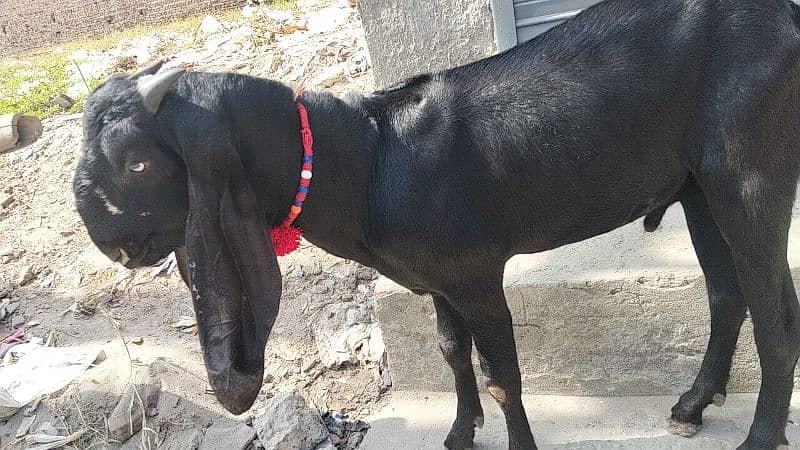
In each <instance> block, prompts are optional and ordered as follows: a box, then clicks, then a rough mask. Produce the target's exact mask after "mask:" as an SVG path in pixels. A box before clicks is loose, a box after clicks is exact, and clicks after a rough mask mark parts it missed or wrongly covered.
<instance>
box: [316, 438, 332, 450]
mask: <svg viewBox="0 0 800 450" xmlns="http://www.w3.org/2000/svg"><path fill="white" fill-rule="evenodd" d="M316 450H336V446H335V445H333V442H331V440H330V439H328V440H327V441H325V442H323V443H322V444H319V447H317V448H316Z"/></svg>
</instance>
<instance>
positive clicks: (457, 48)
mask: <svg viewBox="0 0 800 450" xmlns="http://www.w3.org/2000/svg"><path fill="white" fill-rule="evenodd" d="M358 8H359V10H360V11H361V17H362V20H363V23H364V30H365V32H366V37H367V46H368V47H369V52H370V56H371V57H372V65H373V68H374V70H375V81H376V83H377V85H378V86H386V85H388V84H392V83H393V82H396V81H399V80H401V79H403V78H405V77H408V76H411V75H415V74H417V73H421V72H428V71H432V70H437V69H446V68H450V67H455V66H458V65H461V64H465V63H468V62H471V61H474V60H477V59H481V58H484V57H486V56H489V55H491V54H493V53H494V51H495V38H494V26H493V24H492V11H491V8H490V7H489V0H359V1H358Z"/></svg>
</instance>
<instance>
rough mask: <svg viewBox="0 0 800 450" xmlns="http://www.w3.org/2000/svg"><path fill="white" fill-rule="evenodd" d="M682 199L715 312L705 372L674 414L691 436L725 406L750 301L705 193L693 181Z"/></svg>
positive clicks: (679, 428) (679, 430)
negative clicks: (713, 409)
mask: <svg viewBox="0 0 800 450" xmlns="http://www.w3.org/2000/svg"><path fill="white" fill-rule="evenodd" d="M680 201H681V204H682V206H683V209H684V212H685V214H686V223H687V225H688V227H689V232H690V234H691V237H692V243H693V244H694V248H695V252H696V253H697V258H698V260H699V261H700V265H701V267H702V268H703V273H704V275H705V278H706V288H707V291H708V302H709V309H710V311H711V337H710V338H709V340H708V349H707V350H706V353H705V356H704V358H703V364H702V365H701V367H700V372H699V373H698V374H697V378H696V379H695V381H694V384H693V385H692V388H691V389H690V390H688V391H687V392H685V393H684V394H683V395H681V397H680V399H679V400H678V403H677V404H675V406H673V407H672V416H671V417H670V431H671V432H672V433H674V434H678V435H681V436H687V437H688V436H692V435H694V434H695V433H697V431H699V429H700V426H701V425H702V415H703V410H704V409H705V408H706V406H708V405H709V404H711V403H714V404H715V405H717V406H722V404H723V403H724V402H725V394H726V390H725V387H726V385H727V383H728V376H729V374H730V368H731V360H732V359H733V352H734V350H735V349H736V342H737V341H738V338H739V329H740V328H741V326H742V321H743V320H744V317H745V313H746V311H747V305H746V304H745V302H744V296H743V295H742V289H741V287H740V286H739V280H738V279H737V278H736V267H735V266H734V262H733V255H732V254H731V250H730V247H729V246H728V244H727V243H726V242H725V239H724V238H723V236H722V233H720V231H719V227H717V224H716V222H714V219H713V217H712V216H711V210H710V209H709V207H708V203H707V202H706V199H705V196H704V195H703V193H702V192H701V191H700V189H699V188H698V187H697V185H696V184H695V183H694V182H690V183H689V184H688V185H687V187H686V188H685V189H684V190H683V191H682V193H681V196H680Z"/></svg>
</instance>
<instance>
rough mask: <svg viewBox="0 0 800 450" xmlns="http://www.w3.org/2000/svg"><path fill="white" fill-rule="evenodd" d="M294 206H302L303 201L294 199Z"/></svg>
mask: <svg viewBox="0 0 800 450" xmlns="http://www.w3.org/2000/svg"><path fill="white" fill-rule="evenodd" d="M294 206H303V202H301V201H300V200H298V199H294Z"/></svg>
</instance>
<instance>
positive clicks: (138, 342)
mask: <svg viewBox="0 0 800 450" xmlns="http://www.w3.org/2000/svg"><path fill="white" fill-rule="evenodd" d="M131 343H132V344H136V345H142V344H144V338H143V337H141V336H136V337H135V338H133V339H131Z"/></svg>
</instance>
